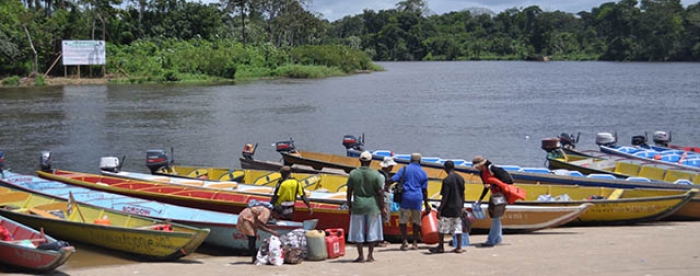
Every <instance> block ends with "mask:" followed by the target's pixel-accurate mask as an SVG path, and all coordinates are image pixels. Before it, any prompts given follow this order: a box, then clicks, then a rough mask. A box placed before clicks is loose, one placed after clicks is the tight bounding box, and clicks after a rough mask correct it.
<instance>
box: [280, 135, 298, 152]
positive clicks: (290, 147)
mask: <svg viewBox="0 0 700 276" xmlns="http://www.w3.org/2000/svg"><path fill="white" fill-rule="evenodd" d="M275 150H276V151H277V152H287V153H295V152H296V147H294V140H292V138H289V140H288V141H279V142H277V143H275Z"/></svg>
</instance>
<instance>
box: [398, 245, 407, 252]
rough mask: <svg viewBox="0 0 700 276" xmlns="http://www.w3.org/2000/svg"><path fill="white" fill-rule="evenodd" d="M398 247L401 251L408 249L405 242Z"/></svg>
mask: <svg viewBox="0 0 700 276" xmlns="http://www.w3.org/2000/svg"><path fill="white" fill-rule="evenodd" d="M399 249H401V251H406V250H408V244H405V243H404V244H402V245H401V247H400V248H399Z"/></svg>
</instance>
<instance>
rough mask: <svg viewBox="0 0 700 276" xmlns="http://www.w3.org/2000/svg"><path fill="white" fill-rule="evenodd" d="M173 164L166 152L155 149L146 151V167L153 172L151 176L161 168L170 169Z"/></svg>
mask: <svg viewBox="0 0 700 276" xmlns="http://www.w3.org/2000/svg"><path fill="white" fill-rule="evenodd" d="M172 166H173V163H172V162H170V160H168V155H167V154H166V153H165V150H162V149H155V150H147V151H146V167H148V169H150V170H151V174H154V173H155V172H157V171H158V170H160V169H161V168H166V169H170V168H172Z"/></svg>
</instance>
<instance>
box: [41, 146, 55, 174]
mask: <svg viewBox="0 0 700 276" xmlns="http://www.w3.org/2000/svg"><path fill="white" fill-rule="evenodd" d="M51 162H52V160H51V152H50V151H42V152H41V157H40V158H39V165H40V168H41V171H43V172H52V170H51Z"/></svg>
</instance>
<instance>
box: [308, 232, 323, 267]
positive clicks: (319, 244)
mask: <svg viewBox="0 0 700 276" xmlns="http://www.w3.org/2000/svg"><path fill="white" fill-rule="evenodd" d="M305 235H306V246H307V247H308V248H309V250H308V257H307V259H308V260H310V261H323V260H325V259H327V258H328V251H327V249H326V233H325V232H323V231H321V230H308V231H306V234H305Z"/></svg>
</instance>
